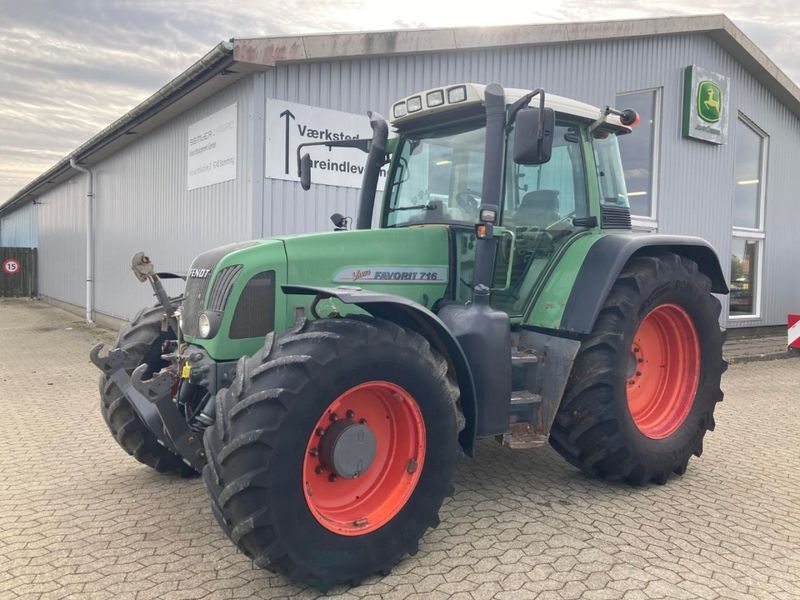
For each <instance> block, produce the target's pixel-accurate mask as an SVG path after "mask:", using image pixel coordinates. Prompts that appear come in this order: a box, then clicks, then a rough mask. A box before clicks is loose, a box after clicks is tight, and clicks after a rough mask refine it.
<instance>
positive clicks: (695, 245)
mask: <svg viewBox="0 0 800 600" xmlns="http://www.w3.org/2000/svg"><path fill="white" fill-rule="evenodd" d="M659 250H665V251H668V252H674V253H675V254H679V255H681V256H685V257H687V258H690V259H692V260H693V261H695V262H696V263H697V266H698V268H699V269H700V271H701V272H702V273H704V274H706V275H707V276H708V277H709V279H711V291H712V292H714V293H716V294H727V293H728V284H727V283H726V282H725V275H724V274H723V272H722V267H721V266H720V263H719V258H718V257H717V253H716V251H715V250H714V248H713V247H712V246H711V244H709V243H708V242H707V241H706V240H704V239H703V238H699V237H693V236H680V235H661V234H649V233H644V234H617V235H615V234H611V235H606V236H604V237H602V238H600V239H599V240H597V242H595V243H594V244H593V245H592V247H591V248H590V249H589V252H588V253H587V255H586V258H585V259H584V261H583V264H582V265H581V267H580V270H579V271H578V276H577V278H576V280H575V285H574V286H573V288H572V291H571V293H570V295H569V298H568V300H567V303H566V305H565V307H564V316H563V317H562V319H561V326H560V327H559V329H561V330H562V331H567V332H570V333H573V334H589V333H591V331H592V329H593V328H594V323H595V320H596V319H597V315H598V314H599V313H600V310H601V309H602V307H603V304H604V303H605V301H606V297H607V296H608V293H609V292H610V291H611V286H612V285H614V282H615V281H616V280H617V277H619V274H620V273H621V272H622V269H623V267H624V266H625V264H626V263H627V262H628V261H629V260H630V259H631V258H633V257H634V256H640V255H643V254H648V253H652V252H657V251H659Z"/></svg>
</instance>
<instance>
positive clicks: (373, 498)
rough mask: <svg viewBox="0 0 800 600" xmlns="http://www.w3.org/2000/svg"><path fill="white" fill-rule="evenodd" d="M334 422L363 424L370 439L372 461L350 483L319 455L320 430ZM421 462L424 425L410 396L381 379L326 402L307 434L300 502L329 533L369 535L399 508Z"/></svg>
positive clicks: (423, 450) (363, 384)
mask: <svg viewBox="0 0 800 600" xmlns="http://www.w3.org/2000/svg"><path fill="white" fill-rule="evenodd" d="M338 419H350V420H352V421H353V422H354V423H356V422H357V423H363V424H365V425H366V426H367V427H369V429H370V430H371V431H372V434H373V435H374V437H375V441H376V446H375V455H374V458H373V459H372V462H371V464H370V465H369V467H368V468H366V469H365V471H364V472H363V473H361V474H359V476H358V477H357V478H355V479H345V478H342V477H336V476H335V473H332V471H331V470H330V469H328V468H325V466H324V465H323V463H322V461H321V459H320V456H319V450H318V449H319V446H320V442H321V439H322V436H324V435H325V430H326V428H328V427H329V426H330V425H331V423H332V422H334V420H338ZM424 461H425V422H424V419H423V417H422V413H421V412H420V409H419V406H418V405H417V403H416V401H415V400H414V397H413V396H412V395H411V394H409V393H408V392H407V391H406V390H404V389H403V388H402V387H400V386H398V385H395V384H393V383H389V382H387V381H370V382H367V383H362V384H361V385H357V386H355V387H352V388H350V389H349V390H347V391H346V392H345V393H343V394H342V395H341V396H339V397H338V398H337V399H336V400H334V401H333V402H331V404H330V405H329V406H328V408H327V409H326V410H325V412H324V413H323V414H322V416H321V417H320V419H319V420H318V421H317V424H316V425H315V426H314V428H313V429H312V431H311V434H310V436H309V438H308V444H307V445H306V454H305V458H304V459H303V492H304V494H305V498H306V504H308V508H309V509H310V510H311V513H312V514H313V515H314V518H315V519H316V520H317V521H318V522H319V523H320V524H321V525H322V526H323V527H325V528H326V529H328V530H330V531H333V532H334V533H338V534H340V535H364V534H367V533H370V532H372V531H375V530H376V529H378V528H380V527H382V526H383V525H385V524H386V523H387V522H388V521H390V520H391V519H392V518H393V517H394V516H395V515H396V514H397V513H398V512H400V509H402V508H403V506H405V504H406V502H407V501H408V499H409V497H410V496H411V493H412V492H413V491H414V488H415V487H416V486H417V482H418V481H419V478H420V474H421V473H422V467H423V463H424ZM332 475H333V477H332Z"/></svg>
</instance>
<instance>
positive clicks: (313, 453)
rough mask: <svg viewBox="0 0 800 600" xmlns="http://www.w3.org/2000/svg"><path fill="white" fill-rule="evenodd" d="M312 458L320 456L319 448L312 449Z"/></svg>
mask: <svg viewBox="0 0 800 600" xmlns="http://www.w3.org/2000/svg"><path fill="white" fill-rule="evenodd" d="M308 453H309V454H310V455H311V456H319V450H318V449H317V448H312V449H311V450H309V451H308Z"/></svg>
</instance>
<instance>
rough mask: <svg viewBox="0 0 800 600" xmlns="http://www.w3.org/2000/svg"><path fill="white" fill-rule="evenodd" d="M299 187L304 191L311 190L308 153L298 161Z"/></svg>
mask: <svg viewBox="0 0 800 600" xmlns="http://www.w3.org/2000/svg"><path fill="white" fill-rule="evenodd" d="M300 185H301V186H302V188H303V189H304V190H306V191H308V190H309V189H310V188H311V157H310V156H309V155H308V153H306V154H303V158H301V159H300Z"/></svg>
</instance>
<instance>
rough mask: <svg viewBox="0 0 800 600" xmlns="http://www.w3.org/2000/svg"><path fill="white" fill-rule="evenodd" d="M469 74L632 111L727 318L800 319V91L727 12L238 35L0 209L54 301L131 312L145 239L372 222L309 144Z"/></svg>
mask: <svg viewBox="0 0 800 600" xmlns="http://www.w3.org/2000/svg"><path fill="white" fill-rule="evenodd" d="M464 81H471V82H479V83H491V82H498V83H501V84H502V85H504V86H506V87H517V88H528V89H532V88H535V87H544V88H545V89H546V90H548V91H550V92H553V93H555V94H558V95H561V96H568V97H573V98H576V99H579V100H583V101H586V102H589V103H592V104H595V105H597V106H605V105H614V106H618V107H631V108H635V109H636V110H637V111H639V113H640V114H641V116H642V122H641V124H640V125H639V127H638V128H637V129H636V130H635V131H634V133H633V134H632V135H630V136H627V138H623V140H622V141H621V145H622V151H623V160H624V162H625V174H626V179H627V184H628V191H629V197H630V203H631V210H632V214H633V223H634V226H635V227H636V228H637V229H643V230H649V231H658V232H660V233H680V234H691V235H698V236H702V237H704V238H706V239H708V240H709V241H710V242H711V243H712V244H713V245H714V247H715V248H716V249H717V251H718V253H719V255H720V258H721V261H722V263H723V268H724V269H725V270H726V271H728V273H729V275H730V283H731V288H732V293H731V295H730V296H729V297H728V298H726V299H724V302H723V304H724V309H723V315H722V319H723V322H724V323H727V325H728V326H730V327H746V326H761V325H777V324H781V323H785V322H786V314H787V313H789V312H798V311H800V277H798V276H797V274H796V265H795V264H794V261H795V260H796V258H795V257H796V256H797V255H798V254H797V251H796V250H795V249H794V248H795V246H794V244H795V240H794V236H793V234H792V229H793V228H792V227H791V226H790V225H789V224H790V223H791V222H793V221H794V220H795V219H796V218H797V217H798V214H799V213H798V205H797V193H796V186H795V180H796V173H795V170H796V167H795V163H796V157H797V156H798V155H800V89H798V87H797V86H796V85H795V84H794V83H793V82H792V81H791V80H789V78H788V77H787V76H786V75H784V74H783V73H782V72H781V71H780V70H779V69H778V68H777V67H776V66H775V64H774V63H773V62H772V61H770V59H769V58H768V57H767V56H766V55H765V54H764V53H763V52H762V51H761V50H759V49H758V48H757V47H756V46H755V45H754V44H753V43H752V42H751V41H750V40H749V39H748V38H747V37H746V36H745V35H744V34H743V33H742V32H741V31H740V30H739V29H738V28H737V27H736V26H735V25H734V24H733V23H732V22H731V21H730V20H729V19H727V18H726V17H725V16H723V15H716V16H700V17H680V18H659V19H644V20H635V21H612V22H596V23H573V24H548V25H522V26H509V27H490V28H462V29H436V30H414V31H393V32H379V33H355V34H340V35H339V34H337V35H310V36H298V37H272V38H258V39H232V40H231V41H229V42H224V43H221V44H219V45H218V46H217V47H216V48H214V49H213V50H212V51H211V52H209V53H208V54H207V55H206V56H204V57H202V58H201V59H200V60H199V61H198V62H197V63H196V64H195V65H193V66H192V67H191V68H189V69H188V70H187V71H186V72H184V73H182V74H181V75H179V76H178V77H176V78H175V79H174V80H173V81H172V82H170V83H169V84H167V85H166V86H164V87H163V88H162V89H161V90H159V91H158V92H156V93H155V94H154V95H153V96H151V97H150V98H148V99H147V100H146V101H144V102H143V103H142V104H140V105H139V106H137V107H136V108H134V109H133V110H131V111H130V112H129V113H128V114H126V115H124V116H123V117H121V118H120V119H119V120H117V121H116V122H114V123H112V124H111V125H109V126H108V127H107V128H106V129H104V130H103V131H101V132H99V133H98V134H97V135H95V136H94V137H93V138H91V139H90V140H89V141H87V142H86V143H85V144H83V145H82V146H81V147H79V148H77V149H76V150H75V151H73V152H72V153H71V154H70V155H68V156H66V157H64V159H62V160H61V161H60V162H58V163H57V164H56V165H55V166H53V167H52V168H51V169H50V170H48V171H47V172H45V173H43V174H42V175H41V176H40V177H38V178H37V179H35V180H34V181H32V182H31V183H30V184H29V185H27V186H26V187H25V188H24V189H22V190H20V191H19V192H18V193H17V194H15V195H14V196H13V197H12V198H10V199H8V200H7V201H6V202H5V203H4V204H3V205H2V206H0V246H37V247H38V253H39V275H38V277H39V282H38V289H39V293H40V294H41V295H42V296H44V297H46V298H48V299H50V300H52V301H54V302H56V303H61V304H63V305H64V306H67V307H69V308H73V309H75V310H81V311H86V313H87V316H88V317H90V318H92V319H95V318H97V319H102V318H103V317H116V318H122V319H125V318H130V317H131V316H132V315H133V314H134V313H135V312H136V310H137V309H138V308H140V307H141V306H143V305H145V304H147V303H148V302H149V301H150V297H149V293H150V292H149V290H148V289H147V288H146V286H142V285H140V284H138V283H137V282H136V281H135V280H134V278H133V277H132V276H131V273H130V271H129V267H128V265H129V264H130V263H129V261H130V257H131V255H132V254H133V253H134V252H135V251H138V250H145V251H147V253H148V254H149V255H150V256H151V257H152V258H153V259H154V261H155V262H156V266H157V268H159V269H160V270H176V271H185V270H186V268H187V266H188V265H189V264H190V262H191V260H192V258H193V257H194V256H195V255H196V254H197V253H199V252H201V251H203V250H205V249H208V248H210V247H213V246H217V245H221V244H225V243H229V242H233V241H237V240H243V239H249V238H254V237H268V236H272V235H276V234H285V233H302V232H311V231H319V230H325V229H330V228H331V225H330V222H329V221H328V216H329V215H330V214H332V213H334V212H339V213H342V214H345V215H351V216H355V213H356V200H357V188H358V186H359V182H360V173H359V171H360V168H361V165H362V164H363V160H364V159H363V154H360V153H359V152H358V151H357V150H337V151H336V152H340V154H328V155H326V154H324V152H328V151H327V150H324V151H323V154H317V155H315V156H314V158H315V160H317V163H316V164H317V168H316V169H315V173H314V178H315V183H316V185H315V186H313V187H312V189H311V191H309V192H303V191H302V190H301V188H300V185H299V182H298V181H297V179H296V173H295V166H294V165H295V163H294V160H295V159H294V152H295V148H296V146H297V145H298V144H299V143H301V142H305V141H318V140H320V139H329V138H332V139H336V137H337V136H338V137H339V138H346V137H356V136H361V137H363V136H368V135H369V132H370V129H369V125H368V123H367V119H366V117H365V116H364V114H365V113H366V111H367V110H377V111H378V112H381V113H383V114H387V113H388V111H389V107H390V106H391V104H392V102H393V101H394V100H396V99H398V98H400V97H403V96H405V95H408V94H410V93H412V92H414V91H419V90H423V89H426V88H431V87H434V86H437V85H444V84H451V83H458V82H464ZM176 289H177V288H176Z"/></svg>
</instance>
